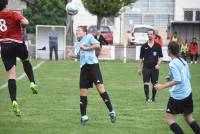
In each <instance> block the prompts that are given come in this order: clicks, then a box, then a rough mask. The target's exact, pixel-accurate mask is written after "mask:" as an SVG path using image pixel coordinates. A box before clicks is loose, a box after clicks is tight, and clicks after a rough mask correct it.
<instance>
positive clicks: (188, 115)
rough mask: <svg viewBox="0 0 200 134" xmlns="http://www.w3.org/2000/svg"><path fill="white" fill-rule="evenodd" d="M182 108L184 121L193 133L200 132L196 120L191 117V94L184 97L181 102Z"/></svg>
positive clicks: (199, 133) (198, 133)
mask: <svg viewBox="0 0 200 134" xmlns="http://www.w3.org/2000/svg"><path fill="white" fill-rule="evenodd" d="M183 103H184V104H183V106H182V107H183V109H184V114H183V115H184V118H185V121H186V122H187V123H188V125H190V127H191V128H192V130H193V131H194V133H195V134H200V128H199V125H198V124H197V122H196V121H195V120H194V119H193V117H192V112H193V99H192V94H190V95H189V96H188V97H187V98H186V99H184V102H183Z"/></svg>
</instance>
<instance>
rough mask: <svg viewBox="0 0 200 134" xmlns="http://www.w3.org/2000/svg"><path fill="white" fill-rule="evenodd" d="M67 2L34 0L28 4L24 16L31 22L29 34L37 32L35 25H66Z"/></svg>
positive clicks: (62, 0)
mask: <svg viewBox="0 0 200 134" xmlns="http://www.w3.org/2000/svg"><path fill="white" fill-rule="evenodd" d="M65 5H66V2H65V0H51V1H49V0H34V1H33V2H32V3H28V2H27V10H25V11H24V15H25V16H26V17H27V19H28V20H29V21H30V25H29V26H28V28H27V31H28V32H35V25H65V22H66V17H65V16H66V12H65Z"/></svg>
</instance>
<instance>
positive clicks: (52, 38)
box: [48, 27, 58, 60]
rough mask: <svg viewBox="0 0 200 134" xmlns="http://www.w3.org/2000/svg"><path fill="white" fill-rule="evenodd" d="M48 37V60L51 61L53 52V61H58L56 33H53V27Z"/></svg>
mask: <svg viewBox="0 0 200 134" xmlns="http://www.w3.org/2000/svg"><path fill="white" fill-rule="evenodd" d="M48 36H49V59H50V60H52V52H53V50H54V52H55V59H56V60H58V32H56V31H55V27H51V31H50V32H49V34H48Z"/></svg>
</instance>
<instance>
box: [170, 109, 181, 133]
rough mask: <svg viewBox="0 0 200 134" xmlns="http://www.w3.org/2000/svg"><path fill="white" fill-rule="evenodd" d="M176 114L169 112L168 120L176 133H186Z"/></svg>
mask: <svg viewBox="0 0 200 134" xmlns="http://www.w3.org/2000/svg"><path fill="white" fill-rule="evenodd" d="M175 117H176V115H174V114H170V113H167V114H166V122H167V124H168V125H169V127H170V129H171V131H172V132H174V134H184V132H183V130H182V129H181V127H180V126H179V125H178V124H177V123H176V121H175Z"/></svg>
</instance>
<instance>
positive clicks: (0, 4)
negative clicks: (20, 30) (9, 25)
mask: <svg viewBox="0 0 200 134" xmlns="http://www.w3.org/2000/svg"><path fill="white" fill-rule="evenodd" d="M7 5H8V0H1V1H0V11H2V10H3V9H4V8H6V6H7Z"/></svg>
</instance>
